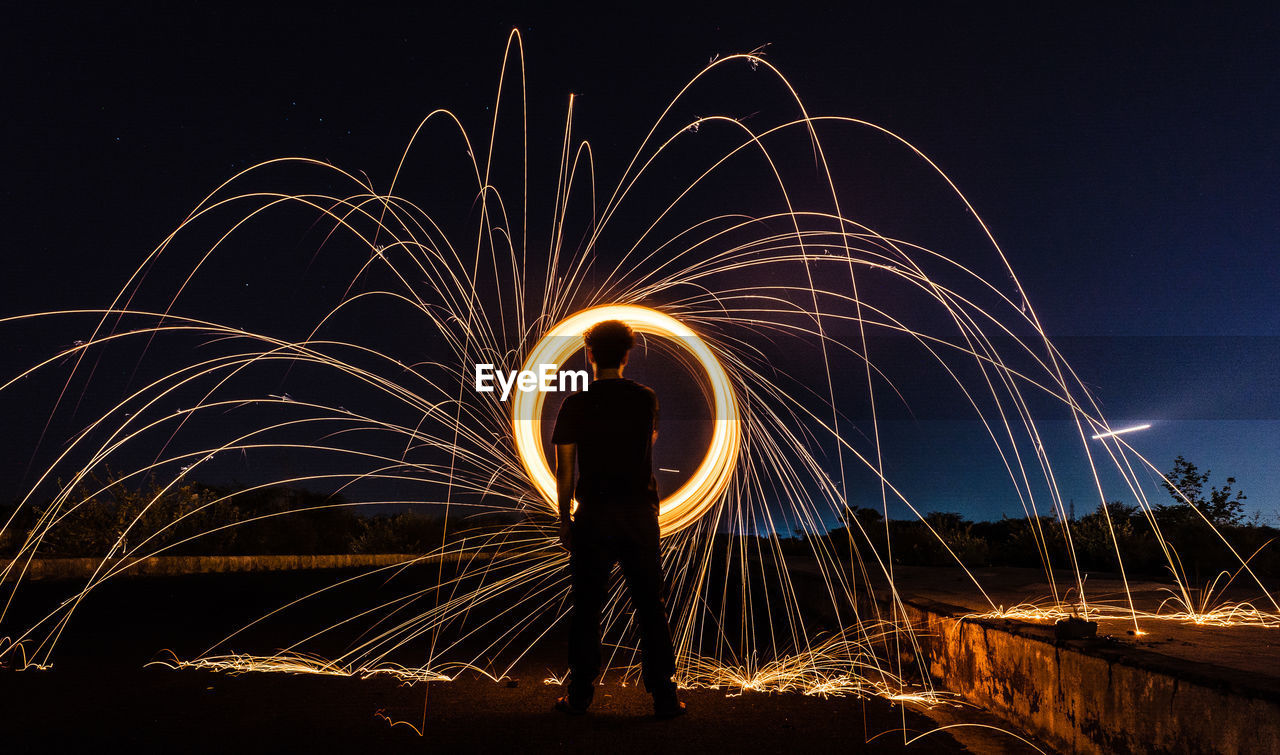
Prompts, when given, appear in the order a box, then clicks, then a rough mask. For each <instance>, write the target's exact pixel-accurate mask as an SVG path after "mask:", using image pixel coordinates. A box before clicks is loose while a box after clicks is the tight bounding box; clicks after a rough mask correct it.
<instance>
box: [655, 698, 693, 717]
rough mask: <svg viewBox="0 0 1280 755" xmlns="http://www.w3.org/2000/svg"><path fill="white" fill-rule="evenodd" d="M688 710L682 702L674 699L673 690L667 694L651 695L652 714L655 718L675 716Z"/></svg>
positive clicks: (681, 714)
mask: <svg viewBox="0 0 1280 755" xmlns="http://www.w3.org/2000/svg"><path fill="white" fill-rule="evenodd" d="M688 712H689V709H688V708H687V707H685V704H684V703H683V702H681V701H679V700H677V699H676V695H675V693H674V692H672V693H671V694H669V695H654V696H653V715H654V717H655V718H661V719H667V718H676V717H678V716H683V715H684V714H686V713H688Z"/></svg>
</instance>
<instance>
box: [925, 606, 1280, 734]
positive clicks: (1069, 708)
mask: <svg viewBox="0 0 1280 755" xmlns="http://www.w3.org/2000/svg"><path fill="white" fill-rule="evenodd" d="M906 612H907V620H908V621H910V622H911V623H912V624H914V625H915V627H916V630H917V636H918V637H919V642H920V645H921V648H922V651H923V652H924V654H925V656H926V658H927V659H928V661H929V669H930V673H931V674H932V675H933V676H934V678H935V679H937V680H938V681H939V682H940V683H941V685H942V686H944V687H946V688H947V689H949V690H950V691H952V692H956V693H958V694H960V695H961V696H962V697H964V698H965V699H966V700H968V701H969V702H971V703H974V704H976V705H980V706H982V707H984V708H987V709H989V710H990V711H991V712H993V713H995V714H996V715H998V716H1001V717H1002V718H1004V719H1005V720H1007V721H1009V722H1010V723H1012V724H1014V725H1015V726H1019V727H1021V728H1023V729H1025V730H1027V731H1029V732H1032V733H1034V734H1036V735H1037V736H1039V737H1041V738H1043V739H1044V740H1045V742H1047V743H1048V744H1049V745H1050V746H1052V747H1055V748H1058V749H1060V750H1062V751H1064V752H1093V753H1149V752H1179V753H1182V752H1206V753H1207V752H1215V753H1218V752H1240V753H1260V752H1280V682H1278V681H1277V680H1276V679H1273V678H1269V677H1263V678H1250V677H1248V676H1247V675H1246V674H1245V673H1244V672H1241V671H1236V670H1232V669H1224V668H1221V667H1218V666H1213V665H1210V664H1205V663H1198V662H1194V661H1186V660H1182V659H1178V658H1170V657H1169V656H1164V655H1159V654H1157V653H1152V652H1148V651H1144V650H1140V649H1136V648H1132V647H1126V646H1123V645H1120V644H1118V643H1114V642H1111V641H1108V640H1105V639H1096V640H1063V641H1057V640H1055V638H1054V632H1053V627H1049V626H1042V625H1035V624H1027V623H1023V622H1015V621H1004V620H989V619H961V618H958V617H960V616H963V615H964V614H966V613H968V612H967V611H965V610H964V609H962V608H957V607H955V606H948V605H945V604H941V603H934V602H931V601H924V600H916V601H912V602H911V603H908V604H907V605H906Z"/></svg>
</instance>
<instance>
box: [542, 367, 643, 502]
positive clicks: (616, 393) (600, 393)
mask: <svg viewBox="0 0 1280 755" xmlns="http://www.w3.org/2000/svg"><path fill="white" fill-rule="evenodd" d="M657 427H658V396H657V394H655V393H654V392H653V390H652V389H650V388H648V387H646V386H643V385H641V384H639V383H637V382H635V381H632V380H627V379H625V378H610V379H605V380H596V381H594V382H593V383H591V387H590V388H589V389H588V390H586V391H583V392H581V393H575V394H573V395H572V396H569V397H568V398H567V399H565V400H564V404H563V405H561V407H560V414H559V416H557V417H556V428H555V432H554V433H552V436H551V442H552V443H555V444H560V445H564V444H569V443H576V444H577V445H578V484H577V486H576V487H575V489H574V491H575V492H574V497H575V498H577V499H578V504H579V506H580V511H579V513H580V514H587V515H588V516H591V517H596V516H602V517H610V516H626V515H627V514H634V513H640V512H644V513H646V514H651V515H652V516H654V517H657V514H658V483H657V481H656V480H655V479H654V478H653V431H654V430H656V429H657Z"/></svg>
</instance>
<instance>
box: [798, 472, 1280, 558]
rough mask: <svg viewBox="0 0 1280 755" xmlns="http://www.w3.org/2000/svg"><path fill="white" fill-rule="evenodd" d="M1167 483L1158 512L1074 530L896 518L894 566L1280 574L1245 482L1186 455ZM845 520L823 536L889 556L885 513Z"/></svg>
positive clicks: (1084, 520)
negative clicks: (1250, 513) (1213, 475)
mask: <svg viewBox="0 0 1280 755" xmlns="http://www.w3.org/2000/svg"><path fill="white" fill-rule="evenodd" d="M1165 477H1166V478H1167V479H1168V482H1162V483H1161V485H1162V486H1163V487H1164V489H1165V491H1166V492H1167V493H1168V494H1169V498H1168V499H1167V500H1165V501H1158V502H1155V503H1154V504H1153V505H1151V506H1150V508H1149V509H1148V510H1143V509H1141V508H1139V507H1137V506H1132V505H1127V504H1125V503H1122V502H1119V501H1113V502H1110V503H1107V504H1105V505H1101V506H1099V507H1098V508H1097V509H1096V510H1095V511H1093V512H1092V513H1090V514H1086V515H1085V516H1082V517H1080V518H1078V519H1071V520H1069V521H1066V522H1065V524H1064V522H1063V520H1061V519H1059V518H1057V517H1048V516H1041V517H1036V518H1020V519H1007V518H1006V519H1001V520H1000V521H998V522H971V521H969V520H967V519H965V518H964V517H963V516H962V515H960V514H956V513H942V512H935V513H931V514H926V515H925V517H924V520H923V521H920V520H909V521H891V522H889V526H888V533H889V542H890V543H891V544H892V554H893V561H894V562H895V563H901V564H912V565H920V566H947V565H950V566H954V565H956V562H957V561H959V562H960V563H962V564H964V565H965V566H968V567H975V566H1040V565H1041V564H1043V563H1044V562H1045V560H1046V559H1048V561H1049V563H1050V564H1052V565H1053V567H1054V568H1055V569H1057V568H1072V567H1073V566H1078V567H1079V568H1080V569H1081V570H1082V571H1102V572H1117V571H1119V569H1120V562H1121V560H1122V559H1123V563H1124V569H1125V571H1126V572H1127V573H1128V574H1131V575H1142V576H1148V577H1168V576H1170V572H1171V571H1173V570H1177V571H1179V572H1180V573H1181V576H1184V577H1186V578H1189V579H1191V580H1192V581H1193V582H1207V581H1209V580H1212V579H1213V578H1214V577H1216V576H1217V575H1218V574H1219V573H1220V572H1223V571H1226V572H1228V573H1234V572H1236V571H1237V570H1239V569H1241V562H1242V561H1247V562H1248V565H1249V568H1250V569H1252V570H1253V571H1254V573H1255V574H1257V575H1258V576H1263V575H1266V576H1268V577H1275V576H1278V575H1280V553H1278V552H1277V548H1278V547H1280V544H1277V543H1275V542H1274V541H1275V540H1276V539H1277V537H1278V536H1280V530H1277V529H1275V528H1274V527H1269V526H1265V525H1262V524H1261V523H1260V522H1259V521H1258V520H1257V518H1256V517H1255V519H1254V520H1253V521H1249V520H1248V519H1246V517H1245V513H1244V501H1245V499H1246V497H1245V495H1244V493H1243V492H1241V491H1240V490H1237V489H1236V488H1235V487H1234V486H1235V483H1236V481H1235V478H1233V477H1228V478H1227V480H1226V483H1225V484H1224V485H1223V486H1222V487H1220V488H1219V487H1214V486H1210V485H1209V471H1208V470H1206V471H1204V472H1201V471H1200V470H1199V469H1198V468H1197V467H1196V465H1195V464H1192V463H1191V462H1189V461H1187V460H1186V459H1185V458H1183V457H1181V456H1179V457H1178V458H1177V459H1175V460H1174V462H1173V468H1172V470H1170V471H1169V472H1168V473H1167V474H1166V475H1165ZM844 519H845V526H843V527H839V528H837V529H834V530H832V531H831V532H828V533H826V534H824V535H822V536H821V537H825V538H829V539H831V540H832V545H837V544H838V543H841V542H843V543H848V542H849V537H850V536H851V535H852V537H853V538H854V539H853V542H854V543H855V544H856V543H866V542H867V538H868V536H869V537H870V541H871V542H872V543H874V544H876V546H877V550H878V551H879V552H881V553H884V552H886V551H885V550H883V544H884V542H885V530H886V528H885V522H884V518H883V517H882V516H881V514H880V512H878V511H876V510H875V509H872V508H865V507H855V508H851V509H849V510H848V511H847V512H846V514H845V517H844ZM863 533H866V534H865V535H864V534H863ZM1157 533H1159V534H1157ZM801 540H803V538H801ZM944 543H945V546H944ZM791 547H793V548H794V547H796V544H794V543H793V544H792V546H791ZM847 547H848V546H847V545H846V548H847ZM948 549H950V550H948ZM1233 549H1234V553H1233V552H1232V551H1233ZM1171 564H1172V566H1171Z"/></svg>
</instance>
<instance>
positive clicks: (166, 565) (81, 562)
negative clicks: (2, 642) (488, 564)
mask: <svg viewBox="0 0 1280 755" xmlns="http://www.w3.org/2000/svg"><path fill="white" fill-rule="evenodd" d="M414 558H420V556H414V555H405V554H395V553H390V554H383V553H376V554H343V555H329V556H152V557H151V558H142V559H128V560H124V559H118V558H113V559H109V560H108V568H111V569H114V568H116V567H118V566H120V565H122V564H124V565H125V566H126V570H125V571H124V572H123V574H122V576H168V575H178V574H215V573H227V572H264V571H294V570H299V569H353V568H360V567H377V566H389V565H391V564H403V563H406V562H408V561H410V560H412V559H414ZM437 560H438V559H434V560H433V561H432V563H434V562H435V561H437ZM9 563H10V562H9V561H8V560H5V559H0V572H3V571H4V570H5V569H6V568H7V567H8V566H9ZM101 565H102V559H100V558H38V559H34V560H32V561H31V562H30V564H25V563H24V562H22V561H19V563H17V564H15V565H14V567H13V569H12V570H11V571H10V572H9V573H8V574H6V575H5V581H6V582H10V581H13V580H15V579H17V577H18V575H19V574H23V570H24V566H25V574H23V576H22V578H23V579H40V580H43V579H87V578H88V577H89V576H90V575H92V574H93V573H94V572H95V571H96V570H97V569H98V567H99V566H101ZM104 571H106V569H104Z"/></svg>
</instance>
